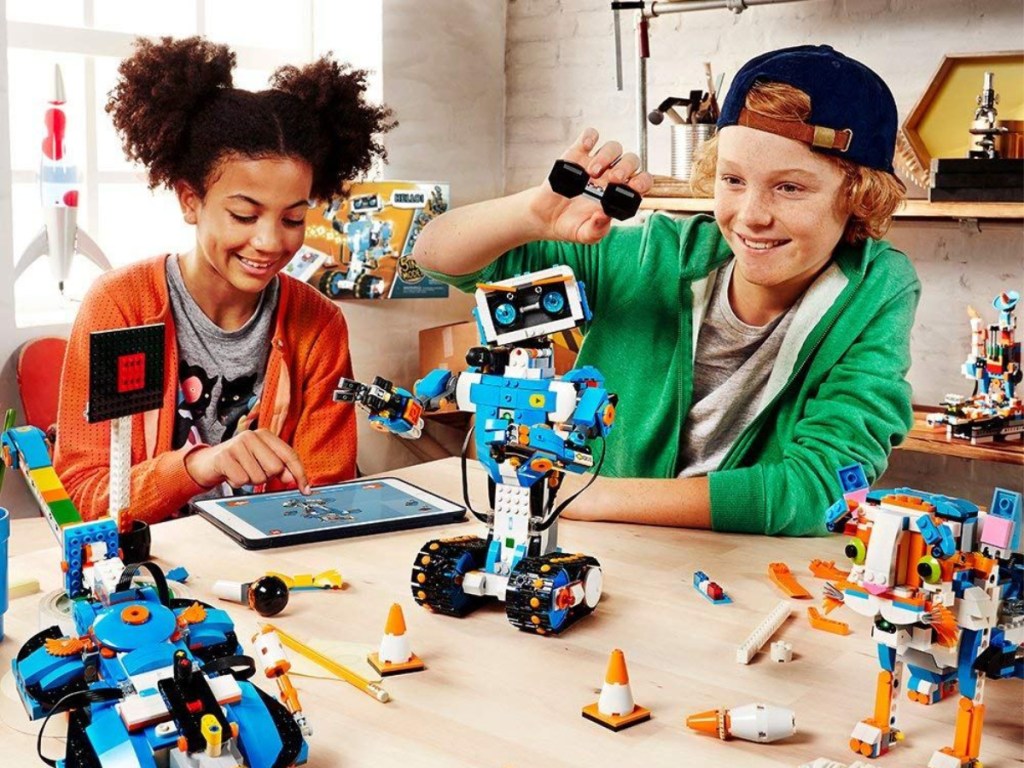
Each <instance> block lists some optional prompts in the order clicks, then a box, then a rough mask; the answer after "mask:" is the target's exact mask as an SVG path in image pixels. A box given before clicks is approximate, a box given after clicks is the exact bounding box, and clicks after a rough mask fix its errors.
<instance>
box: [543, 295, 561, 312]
mask: <svg viewBox="0 0 1024 768" xmlns="http://www.w3.org/2000/svg"><path fill="white" fill-rule="evenodd" d="M540 302H541V306H542V307H544V311H545V312H547V313H548V314H549V315H557V314H558V313H559V312H561V311H562V310H563V309H565V297H564V296H562V294H560V293H556V292H555V291H548V292H547V293H545V294H544V296H543V297H542V298H541V300H540Z"/></svg>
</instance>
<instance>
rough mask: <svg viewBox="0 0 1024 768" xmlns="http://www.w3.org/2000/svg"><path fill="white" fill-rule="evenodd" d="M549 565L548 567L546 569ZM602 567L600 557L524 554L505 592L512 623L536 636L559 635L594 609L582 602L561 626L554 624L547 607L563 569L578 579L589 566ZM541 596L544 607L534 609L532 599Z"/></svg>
mask: <svg viewBox="0 0 1024 768" xmlns="http://www.w3.org/2000/svg"><path fill="white" fill-rule="evenodd" d="M544 566H548V570H546V571H545V570H544ZM591 566H594V567H598V568H600V567H601V564H600V563H599V562H598V561H597V559H596V558H593V557H590V556H589V555H566V554H562V553H559V552H551V553H549V554H547V555H540V556H538V557H524V558H523V559H522V560H520V561H519V562H518V563H517V564H516V567H515V568H513V569H512V575H511V577H510V578H509V580H508V590H507V591H506V592H505V615H506V616H508V620H509V622H511V624H512V626H514V627H517V628H518V629H521V630H522V631H524V632H532V633H534V634H536V635H559V634H561V633H562V632H564V631H565V630H567V629H568V628H569V627H571V626H572V625H573V624H575V623H576V622H577V621H579V620H580V619H582V618H583V617H584V616H586V615H587V614H589V613H591V612H593V610H594V609H593V608H591V607H590V606H588V605H586V604H585V603H580V604H579V605H574V606H573V607H572V608H570V609H569V616H568V618H567V619H566V620H565V622H564V623H562V624H561V625H560V626H559V627H558V628H557V629H556V628H553V627H552V626H551V620H550V616H549V615H548V611H547V609H546V607H547V606H550V605H551V593H552V592H553V590H554V581H555V578H556V577H557V575H558V574H559V573H560V572H561V571H565V572H566V575H567V576H568V577H569V581H570V582H573V581H578V580H579V579H581V578H582V577H583V574H584V572H585V571H586V569H587V568H589V567H591ZM533 598H537V600H538V601H539V604H540V606H542V608H539V609H537V608H534V607H532V606H531V605H530V601H531V600H532V599H533Z"/></svg>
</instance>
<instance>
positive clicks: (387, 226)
mask: <svg viewBox="0 0 1024 768" xmlns="http://www.w3.org/2000/svg"><path fill="white" fill-rule="evenodd" d="M350 204H351V209H350V211H349V214H348V221H346V222H344V223H342V222H339V221H338V219H337V216H336V214H337V212H338V208H339V207H340V205H341V201H340V200H334V201H332V202H331V205H330V207H328V209H327V211H326V213H325V216H326V218H328V219H330V220H331V226H332V227H334V229H335V231H337V232H339V233H340V234H342V235H344V236H345V244H346V246H347V248H346V249H347V250H348V264H347V265H346V266H345V268H344V269H343V270H334V271H331V272H327V273H325V275H324V283H323V287H324V288H325V290H324V293H326V294H327V295H328V296H331V297H332V298H356V299H379V298H381V297H382V296H383V295H384V287H385V286H384V280H383V279H382V278H381V277H379V276H377V275H374V274H373V270H375V269H377V267H378V265H379V264H380V260H381V259H382V258H384V257H385V256H390V255H392V253H393V251H392V248H391V233H392V228H393V225H392V224H391V222H390V221H377V220H376V219H374V217H373V214H375V213H380V212H381V211H383V210H384V207H385V205H386V203H385V202H384V200H383V198H382V197H381V196H380V195H377V194H373V195H359V196H357V197H353V198H352V199H351V200H350Z"/></svg>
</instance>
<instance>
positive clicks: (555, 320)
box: [473, 265, 590, 345]
mask: <svg viewBox="0 0 1024 768" xmlns="http://www.w3.org/2000/svg"><path fill="white" fill-rule="evenodd" d="M473 313H474V314H475V315H476V318H477V323H478V325H479V327H480V337H481V341H483V342H486V343H488V344H492V345H500V344H515V343H516V342H519V341H524V340H525V339H536V338H539V337H541V336H548V335H550V334H552V333H557V332H558V331H566V330H570V329H572V328H575V327H576V326H578V325H579V324H580V323H584V322H587V321H588V320H590V309H589V308H588V307H587V296H586V293H585V292H584V290H583V285H582V284H581V283H579V282H577V281H576V275H575V274H573V271H572V270H571V269H570V268H569V267H567V266H564V265H560V266H557V267H552V268H550V269H545V270H541V271H540V272H530V273H528V274H525V275H520V276H519V277H514V278H512V279H511V280H504V281H502V282H500V283H486V284H485V283H481V284H480V285H478V286H477V289H476V309H474V310H473Z"/></svg>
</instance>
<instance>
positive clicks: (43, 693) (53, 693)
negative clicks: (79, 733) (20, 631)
mask: <svg viewBox="0 0 1024 768" xmlns="http://www.w3.org/2000/svg"><path fill="white" fill-rule="evenodd" d="M63 637H64V633H63V632H61V631H60V627H58V626H57V625H56V624H55V625H53V626H52V627H48V628H46V629H44V630H43V631H42V632H37V633H36V634H34V635H33V636H32V637H30V638H29V639H28V642H26V643H25V644H24V645H23V646H21V650H19V651H18V658H17V661H15V664H14V666H15V670H16V671H17V669H18V667H19V665H20V664H21V662H23V661H24V660H25V659H27V658H28V657H29V656H30V655H31V654H32V653H34V652H35V651H38V650H39V649H40V648H42V647H43V646H44V645H46V641H47V640H60V639H61V638H63ZM81 672H82V675H81V677H76V678H75V679H73V680H69V681H68V682H66V683H64V684H63V685H58V686H54V687H50V688H47V689H45V690H44V689H43V687H42V684H41V683H31V684H28V685H26V686H25V694H26V695H27V696H28V697H29V698H31V699H32V700H33V701H36V702H38V703H39V706H40V707H41V708H42V709H43V711H44V713H45V712H48V711H49V710H50V709H52V708H53V706H54V705H55V704H56V703H57V702H58V701H60V700H61V699H63V698H64V697H65V696H67V695H68V694H70V693H76V692H77V691H84V690H86V689H87V688H88V687H89V686H88V684H87V683H86V681H85V665H84V664H83V665H82V668H81ZM17 676H18V678H19V680H20V679H21V674H20V672H18V673H17Z"/></svg>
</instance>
